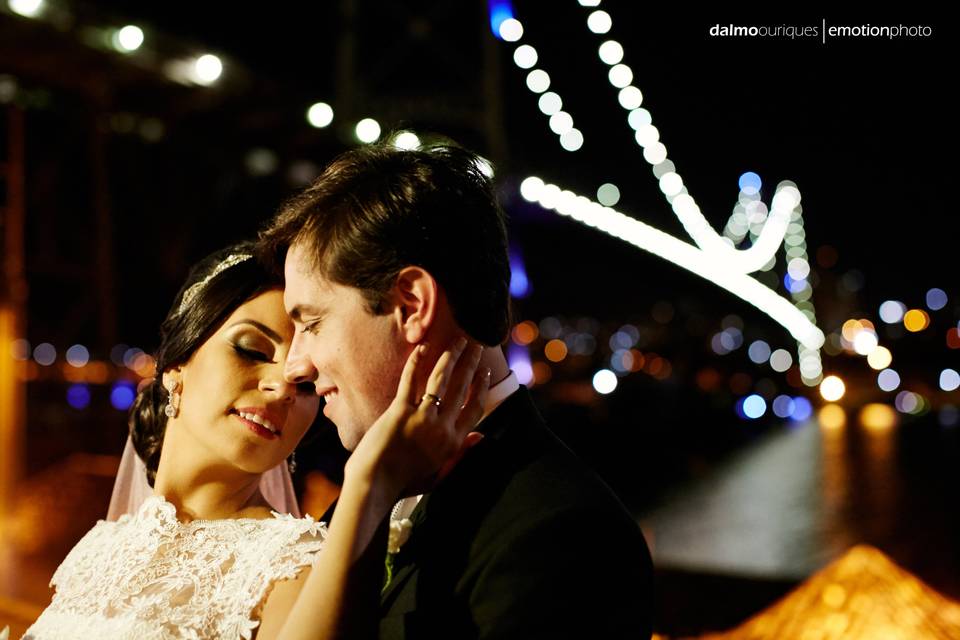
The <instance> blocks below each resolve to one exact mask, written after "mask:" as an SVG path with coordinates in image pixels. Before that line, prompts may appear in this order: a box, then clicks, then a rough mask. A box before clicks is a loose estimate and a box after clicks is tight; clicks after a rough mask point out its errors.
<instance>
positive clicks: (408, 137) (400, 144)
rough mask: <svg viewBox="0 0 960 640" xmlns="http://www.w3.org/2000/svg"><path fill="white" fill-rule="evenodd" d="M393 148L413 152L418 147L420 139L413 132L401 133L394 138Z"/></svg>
mask: <svg viewBox="0 0 960 640" xmlns="http://www.w3.org/2000/svg"><path fill="white" fill-rule="evenodd" d="M393 146H395V147H396V148H398V149H404V150H405V151H413V150H414V149H418V148H419V147H420V137H419V136H418V135H417V134H415V133H414V132H413V131H401V132H400V133H398V134H397V135H396V137H394V139H393Z"/></svg>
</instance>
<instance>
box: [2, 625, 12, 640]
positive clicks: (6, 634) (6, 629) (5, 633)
mask: <svg viewBox="0 0 960 640" xmlns="http://www.w3.org/2000/svg"><path fill="white" fill-rule="evenodd" d="M9 637H10V627H4V628H3V630H2V631H0V640H7V638H9Z"/></svg>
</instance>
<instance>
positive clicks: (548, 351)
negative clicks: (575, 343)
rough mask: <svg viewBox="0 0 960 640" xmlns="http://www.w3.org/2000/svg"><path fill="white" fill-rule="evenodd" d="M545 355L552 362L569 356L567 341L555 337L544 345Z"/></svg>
mask: <svg viewBox="0 0 960 640" xmlns="http://www.w3.org/2000/svg"><path fill="white" fill-rule="evenodd" d="M543 355H544V356H546V358H547V360H549V361H550V362H560V361H562V360H563V359H564V358H566V357H567V343H565V342H564V341H563V340H560V339H559V338H554V339H553V340H551V341H549V342H548V343H547V344H546V345H544V347H543Z"/></svg>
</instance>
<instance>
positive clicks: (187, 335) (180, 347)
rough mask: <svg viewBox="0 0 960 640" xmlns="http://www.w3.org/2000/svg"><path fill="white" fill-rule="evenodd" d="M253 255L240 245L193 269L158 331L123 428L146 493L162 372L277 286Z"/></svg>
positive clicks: (161, 425)
mask: <svg viewBox="0 0 960 640" xmlns="http://www.w3.org/2000/svg"><path fill="white" fill-rule="evenodd" d="M254 249H255V246H254V244H253V243H252V242H243V243H240V244H236V245H233V246H230V247H227V248H225V249H221V250H219V251H216V252H214V253H212V254H210V255H208V256H207V257H206V258H204V259H203V260H201V261H200V262H198V263H197V264H195V265H194V266H193V267H192V268H191V269H190V274H189V275H188V276H187V280H186V282H184V283H183V286H182V287H181V288H180V291H179V292H177V295H176V297H174V299H173V306H172V307H170V311H169V312H168V313H167V317H166V318H165V319H164V321H163V323H162V324H161V325H160V346H159V347H158V348H157V352H156V361H157V374H156V378H155V379H154V380H153V381H152V382H151V383H150V384H148V385H146V386H145V387H143V388H142V389H141V391H140V393H138V394H137V398H136V400H135V401H134V403H133V407H132V408H131V410H130V422H129V426H130V436H131V438H132V440H133V446H134V448H135V449H136V451H137V455H139V456H140V459H141V460H143V462H144V463H145V464H146V467H147V480H148V481H149V483H150V486H151V487H152V486H153V482H154V479H155V478H156V474H157V465H158V464H159V462H160V449H161V447H162V446H163V435H164V432H165V431H166V428H167V416H166V414H165V413H164V407H165V406H166V404H167V398H168V395H169V394H168V392H167V390H166V389H165V388H164V387H163V372H164V371H165V370H166V369H169V368H170V367H174V366H177V365H180V364H184V363H186V362H187V361H188V360H189V359H190V357H191V356H192V355H193V353H194V352H195V351H196V350H197V349H198V348H200V346H201V345H202V344H203V343H204V342H206V341H207V338H209V337H210V336H211V335H212V334H213V333H215V332H216V330H217V329H218V328H219V327H220V325H221V324H223V322H224V321H225V320H226V319H227V317H229V315H230V314H231V313H233V311H234V309H236V308H237V307H239V306H240V305H242V304H243V303H244V302H246V301H247V300H249V299H251V298H253V297H255V296H257V295H259V294H260V293H263V292H264V291H266V290H268V289H273V288H275V287H282V286H283V282H282V279H281V278H280V277H279V276H278V275H277V274H275V273H272V272H271V271H270V270H268V269H266V268H265V267H264V265H263V264H262V263H261V262H260V261H259V260H258V259H257V257H256V254H255V251H254ZM239 256H251V257H248V258H244V259H239ZM195 285H196V286H195ZM192 287H193V288H192ZM185 296H186V298H187V299H186V301H184V297H185ZM181 307H183V308H182V309H181Z"/></svg>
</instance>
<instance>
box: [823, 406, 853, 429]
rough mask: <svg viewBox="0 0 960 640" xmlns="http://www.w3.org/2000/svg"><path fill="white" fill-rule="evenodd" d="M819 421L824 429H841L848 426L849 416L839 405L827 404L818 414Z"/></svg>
mask: <svg viewBox="0 0 960 640" xmlns="http://www.w3.org/2000/svg"><path fill="white" fill-rule="evenodd" d="M817 420H818V421H819V422H820V426H821V427H823V428H824V429H839V428H841V427H842V426H844V425H845V424H847V414H846V412H845V411H844V410H843V407H841V406H840V405H838V404H826V405H823V406H822V407H820V411H819V412H817Z"/></svg>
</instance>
